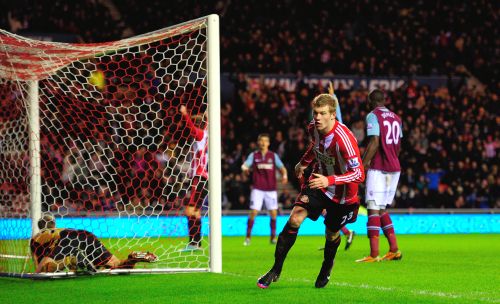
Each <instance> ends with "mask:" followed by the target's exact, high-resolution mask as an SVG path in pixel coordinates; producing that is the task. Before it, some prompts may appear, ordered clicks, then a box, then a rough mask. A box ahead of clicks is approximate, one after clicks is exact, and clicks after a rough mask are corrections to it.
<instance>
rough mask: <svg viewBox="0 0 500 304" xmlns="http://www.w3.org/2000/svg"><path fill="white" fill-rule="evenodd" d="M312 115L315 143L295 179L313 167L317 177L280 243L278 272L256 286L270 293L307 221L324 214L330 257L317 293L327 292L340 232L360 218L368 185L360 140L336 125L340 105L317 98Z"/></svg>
mask: <svg viewBox="0 0 500 304" xmlns="http://www.w3.org/2000/svg"><path fill="white" fill-rule="evenodd" d="M312 110H313V121H312V122H311V123H310V124H309V126H308V131H309V134H310V136H311V138H312V142H311V144H310V146H309V148H308V149H307V151H306V152H305V154H304V156H303V157H302V159H301V161H300V162H299V163H298V164H297V165H296V166H295V175H296V176H297V178H299V179H303V174H304V170H305V169H306V168H307V167H308V166H310V165H311V164H313V163H314V164H315V165H314V169H313V173H312V175H311V177H310V178H309V180H308V181H307V186H303V187H302V189H301V192H300V194H299V196H298V198H297V200H296V202H295V205H294V208H293V209H292V212H291V214H290V217H289V219H288V222H287V223H286V225H285V227H284V228H283V230H282V232H281V233H280V235H279V237H278V243H277V244H276V249H275V254H274V257H275V259H274V265H273V267H272V268H271V270H269V271H268V272H267V273H266V274H265V275H263V276H262V277H260V278H259V279H258V281H257V286H258V287H260V288H268V287H269V285H271V283H272V282H276V281H277V280H278V279H279V277H280V274H281V270H282V268H283V263H284V261H285V259H286V256H287V254H288V251H289V250H290V249H291V248H292V246H293V244H294V243H295V240H296V238H297V233H298V230H299V228H300V225H301V224H302V222H303V221H304V220H305V218H306V217H309V218H310V219H312V220H314V221H315V220H317V219H318V217H319V216H320V215H321V213H322V212H323V210H324V209H326V212H327V213H326V216H325V220H324V224H325V227H326V229H325V238H326V240H325V251H324V253H323V258H324V259H323V264H322V266H321V270H320V272H319V274H318V277H317V278H316V283H315V287H317V288H323V287H325V286H326V285H327V284H328V282H329V280H330V273H331V270H332V268H333V264H334V260H335V255H336V253H337V249H338V247H339V245H340V233H339V230H340V228H342V226H344V225H345V224H347V223H353V222H355V221H356V218H357V214H358V208H359V199H358V183H361V182H363V180H364V168H363V165H362V163H361V157H360V155H359V149H358V144H357V142H356V139H355V138H354V136H353V134H352V133H351V131H350V130H349V129H348V128H347V127H346V126H345V125H343V124H341V123H339V122H338V121H337V120H336V119H335V114H336V103H335V100H334V98H333V97H332V96H331V95H329V94H320V95H318V96H316V97H315V98H314V100H313V101H312Z"/></svg>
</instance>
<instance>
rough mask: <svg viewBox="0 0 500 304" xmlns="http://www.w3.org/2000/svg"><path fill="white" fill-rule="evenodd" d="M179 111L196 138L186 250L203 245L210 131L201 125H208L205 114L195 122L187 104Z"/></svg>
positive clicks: (187, 207) (187, 211)
mask: <svg viewBox="0 0 500 304" xmlns="http://www.w3.org/2000/svg"><path fill="white" fill-rule="evenodd" d="M179 111H180V112H181V114H182V117H183V119H184V121H185V122H186V126H187V128H188V130H189V135H190V136H191V137H192V138H194V140H195V142H194V144H193V152H194V158H193V160H192V164H191V170H190V174H189V176H190V177H191V178H192V184H191V196H190V198H189V202H188V204H187V206H186V207H185V209H184V213H185V215H186V217H187V220H188V231H189V243H188V245H187V246H186V248H185V250H198V249H200V247H201V207H202V205H203V201H204V200H205V198H206V196H207V194H208V184H207V181H208V171H207V161H208V157H207V150H208V132H207V130H206V128H202V127H201V126H202V125H203V124H205V126H206V120H205V122H204V117H205V116H196V117H194V120H195V121H194V122H193V121H192V120H191V117H190V116H189V114H188V112H187V108H186V106H184V105H182V106H181V107H180V110H179Z"/></svg>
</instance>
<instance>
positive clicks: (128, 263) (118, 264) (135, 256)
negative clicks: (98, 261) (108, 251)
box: [106, 251, 158, 269]
mask: <svg viewBox="0 0 500 304" xmlns="http://www.w3.org/2000/svg"><path fill="white" fill-rule="evenodd" d="M156 261H158V257H157V256H156V255H155V254H154V253H151V252H143V251H134V252H131V253H130V254H129V255H128V258H127V259H125V260H120V259H119V258H118V257H116V256H115V255H112V256H111V258H110V259H109V260H108V261H107V263H106V267H108V268H120V269H132V268H134V267H135V264H137V263H139V262H145V263H154V262H156Z"/></svg>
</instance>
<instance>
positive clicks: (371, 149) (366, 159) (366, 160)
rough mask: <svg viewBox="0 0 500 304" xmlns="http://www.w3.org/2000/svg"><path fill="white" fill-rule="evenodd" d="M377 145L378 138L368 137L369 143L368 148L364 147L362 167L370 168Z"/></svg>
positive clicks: (374, 136)
mask: <svg viewBox="0 0 500 304" xmlns="http://www.w3.org/2000/svg"><path fill="white" fill-rule="evenodd" d="M379 145H380V144H379V136H376V135H373V136H370V142H369V143H368V147H366V152H365V155H363V167H365V168H368V167H369V166H370V163H371V162H372V159H373V157H374V156H375V153H377V150H378V147H379Z"/></svg>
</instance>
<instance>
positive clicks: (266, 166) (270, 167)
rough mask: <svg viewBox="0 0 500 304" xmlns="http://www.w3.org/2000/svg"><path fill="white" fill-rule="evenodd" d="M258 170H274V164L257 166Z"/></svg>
mask: <svg viewBox="0 0 500 304" xmlns="http://www.w3.org/2000/svg"><path fill="white" fill-rule="evenodd" d="M257 169H261V170H272V169H273V164H272V163H271V164H257Z"/></svg>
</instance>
